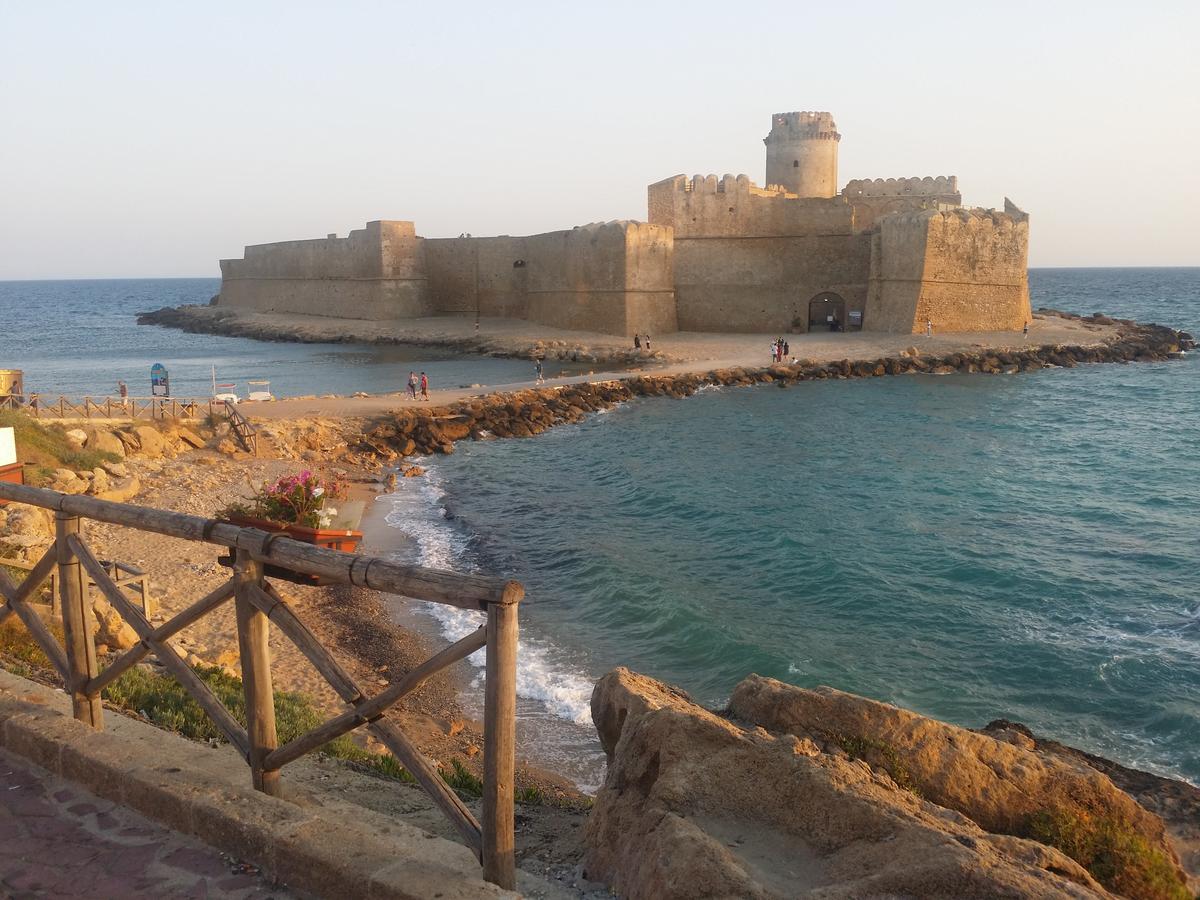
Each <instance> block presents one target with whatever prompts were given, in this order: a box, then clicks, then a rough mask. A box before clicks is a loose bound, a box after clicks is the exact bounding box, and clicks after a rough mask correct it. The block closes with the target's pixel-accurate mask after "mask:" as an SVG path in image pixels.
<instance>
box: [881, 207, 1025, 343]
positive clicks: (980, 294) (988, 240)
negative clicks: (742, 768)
mask: <svg viewBox="0 0 1200 900" xmlns="http://www.w3.org/2000/svg"><path fill="white" fill-rule="evenodd" d="M1013 209H1014V210H1015V212H1016V213H1019V215H1014V214H1013V213H1001V212H996V211H995V210H980V209H957V210H952V211H948V212H938V211H934V210H926V211H923V212H917V213H901V214H897V215H891V216H887V217H885V218H884V219H883V220H881V222H880V223H879V229H878V231H876V232H875V233H874V235H873V237H872V245H873V246H872V270H871V279H870V288H869V292H868V314H867V317H866V320H865V322H864V328H865V329H866V330H869V331H891V332H897V331H901V332H903V331H909V332H920V331H923V330H924V328H925V323H926V322H927V321H930V322H932V323H933V327H934V328H935V329H936V330H937V331H939V332H942V331H1015V330H1019V329H1020V328H1021V327H1022V326H1023V325H1024V324H1025V323H1026V322H1028V321H1029V319H1030V315H1031V312H1030V306H1029V281H1028V274H1027V271H1026V265H1025V260H1026V256H1027V253H1028V248H1029V223H1028V216H1026V215H1025V214H1024V213H1023V212H1021V211H1020V210H1016V208H1015V207H1013Z"/></svg>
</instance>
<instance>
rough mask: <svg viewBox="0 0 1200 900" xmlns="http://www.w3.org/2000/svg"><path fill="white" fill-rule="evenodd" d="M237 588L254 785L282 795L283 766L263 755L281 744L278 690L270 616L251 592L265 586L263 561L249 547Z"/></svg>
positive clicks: (240, 557) (240, 560)
mask: <svg viewBox="0 0 1200 900" xmlns="http://www.w3.org/2000/svg"><path fill="white" fill-rule="evenodd" d="M235 570H236V576H235V577H236V579H237V589H236V593H235V594H234V604H235V605H236V607H237V629H238V649H239V650H240V651H241V657H242V687H243V688H244V689H245V691H246V733H247V734H248V735H249V737H250V775H251V779H252V780H253V783H254V789H255V790H259V791H262V792H263V793H264V794H270V795H271V796H273V797H278V796H279V795H280V785H279V770H278V769H273V770H269V771H268V770H265V769H264V768H263V759H264V758H265V757H266V756H267V754H268V753H270V752H271V751H272V750H274V749H275V748H276V747H278V746H279V738H278V736H277V735H276V734H275V692H274V691H273V690H272V686H271V651H270V648H269V647H268V646H267V624H268V620H267V617H266V616H265V615H263V613H262V612H260V611H259V609H258V607H256V606H255V605H254V603H253V602H251V600H250V593H251V592H252V591H254V590H261V587H262V580H263V565H262V563H260V562H256V561H254V560H253V559H251V558H250V553H249V552H248V551H246V550H238V551H237V561H236V563H235Z"/></svg>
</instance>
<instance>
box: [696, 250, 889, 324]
mask: <svg viewBox="0 0 1200 900" xmlns="http://www.w3.org/2000/svg"><path fill="white" fill-rule="evenodd" d="M870 262H871V236H870V234H868V233H864V234H845V235H805V236H794V237H762V238H751V239H745V238H736V237H731V238H725V237H716V238H703V239H683V240H679V239H676V241H675V298H676V307H677V309H678V316H679V328H680V330H682V331H716V332H729V331H736V332H763V333H785V334H786V333H789V332H793V331H805V330H807V328H808V304H809V301H810V300H811V299H812V298H813V297H815V296H816V295H817V294H820V293H822V292H824V291H833V292H835V293H837V294H839V295H841V297H842V298H843V299H845V301H846V309H847V311H849V310H854V309H857V310H863V309H865V307H866V303H867V283H868V272H869V268H870Z"/></svg>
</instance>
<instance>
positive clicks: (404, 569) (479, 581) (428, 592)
mask: <svg viewBox="0 0 1200 900" xmlns="http://www.w3.org/2000/svg"><path fill="white" fill-rule="evenodd" d="M0 500H12V501H15V502H17V503H28V504H29V505H30V506H40V507H42V508H43V509H51V510H54V511H56V512H64V513H69V514H70V515H72V516H80V517H82V518H86V519H95V520H96V521H98V522H108V523H110V524H112V525H123V526H125V527H127V528H136V529H138V530H140V531H150V532H154V533H155V534H163V535H167V536H168V537H177V538H182V539H184V540H188V541H203V542H205V543H208V544H217V545H220V546H224V547H232V548H235V549H238V550H246V551H248V552H249V553H250V556H251V558H253V559H255V560H257V561H259V562H262V563H268V564H270V565H275V566H280V567H281V568H285V569H289V570H291V571H293V572H302V573H304V574H306V575H319V576H321V577H322V578H325V579H328V580H329V581H333V582H337V583H339V584H353V585H358V586H361V587H367V588H371V589H373V590H377V591H383V592H385V593H389V594H400V595H402V596H405V597H411V598H413V599H414V600H429V601H432V602H434V603H444V604H446V605H447V606H457V607H459V608H460V609H487V608H488V607H489V606H490V605H492V604H510V603H517V602H518V601H520V599H521V598H522V597H523V596H524V594H525V590H524V588H523V587H522V586H521V585H520V584H519V583H518V582H515V581H506V580H504V579H501V578H491V577H487V576H484V575H468V574H460V573H458V572H446V571H443V570H441V569H426V568H422V567H420V566H405V565H401V564H400V563H394V562H392V561H391V560H386V559H381V558H379V557H374V556H360V555H356V554H351V553H343V552H342V551H340V550H327V549H325V548H324V547H314V546H313V545H312V544H305V543H302V542H300V541H294V540H292V539H291V538H287V537H282V536H281V535H279V534H268V533H267V532H265V531H260V530H259V529H257V528H243V527H241V526H240V525H231V524H230V523H228V522H222V521H220V520H217V519H205V518H202V517H201V516H192V515H188V514H187V513H177V512H170V511H168V510H163V509H150V508H148V507H144V506H134V505H132V504H129V503H115V502H113V501H111V500H98V499H96V498H95V497H88V496H85V495H83V494H62V493H59V492H58V491H51V490H47V489H46V488H35V487H30V486H29V485H24V484H9V483H7V482H2V481H0Z"/></svg>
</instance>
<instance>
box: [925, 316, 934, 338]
mask: <svg viewBox="0 0 1200 900" xmlns="http://www.w3.org/2000/svg"><path fill="white" fill-rule="evenodd" d="M925 337H933V319H926V320H925Z"/></svg>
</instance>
